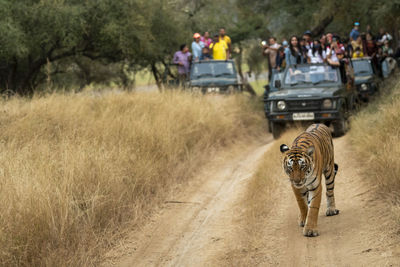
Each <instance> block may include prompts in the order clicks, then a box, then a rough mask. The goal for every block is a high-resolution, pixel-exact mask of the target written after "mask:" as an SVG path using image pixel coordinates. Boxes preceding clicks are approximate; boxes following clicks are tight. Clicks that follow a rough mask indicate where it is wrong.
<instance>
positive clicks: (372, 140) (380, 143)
mask: <svg viewBox="0 0 400 267" xmlns="http://www.w3.org/2000/svg"><path fill="white" fill-rule="evenodd" d="M350 139H351V142H352V144H353V149H354V150H355V152H356V153H355V154H356V155H357V156H358V160H359V168H361V169H363V170H364V176H365V178H366V180H368V181H369V182H371V183H373V184H376V185H379V191H380V193H379V194H380V196H381V197H384V196H388V197H389V199H390V200H391V201H392V202H393V203H394V204H395V205H396V206H397V207H400V164H399V157H400V80H399V79H398V77H395V78H393V79H392V80H390V81H388V82H387V84H386V85H385V87H384V88H383V89H382V92H381V94H380V96H379V98H378V99H376V101H374V102H372V103H370V104H369V105H368V106H367V107H366V108H365V109H363V110H362V111H361V112H360V113H359V114H358V115H357V116H356V117H355V118H354V119H353V120H352V122H351V131H350ZM388 193H389V194H388ZM398 214H399V215H400V212H399V213H398ZM399 218H400V216H399ZM399 222H400V220H399Z"/></svg>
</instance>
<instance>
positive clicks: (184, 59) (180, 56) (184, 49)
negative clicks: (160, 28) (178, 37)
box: [173, 44, 192, 87]
mask: <svg viewBox="0 0 400 267" xmlns="http://www.w3.org/2000/svg"><path fill="white" fill-rule="evenodd" d="M191 56H192V54H190V52H189V47H188V46H187V45H186V44H183V45H181V47H180V50H179V51H177V52H176V53H175V55H174V59H173V62H174V64H177V65H178V76H179V77H178V78H179V85H180V86H182V87H184V85H185V81H186V79H187V78H188V77H189V68H190V59H191Z"/></svg>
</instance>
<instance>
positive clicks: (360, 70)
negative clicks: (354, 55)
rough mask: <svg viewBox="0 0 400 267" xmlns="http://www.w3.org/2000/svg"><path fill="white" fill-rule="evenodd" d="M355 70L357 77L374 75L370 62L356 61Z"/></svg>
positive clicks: (354, 62)
mask: <svg viewBox="0 0 400 267" xmlns="http://www.w3.org/2000/svg"><path fill="white" fill-rule="evenodd" d="M353 68H354V74H355V75H360V74H361V75H362V74H372V73H373V71H372V66H371V61H370V60H354V61H353Z"/></svg>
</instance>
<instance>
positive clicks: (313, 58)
mask: <svg viewBox="0 0 400 267" xmlns="http://www.w3.org/2000/svg"><path fill="white" fill-rule="evenodd" d="M325 59H326V53H325V51H324V50H323V49H322V46H321V42H320V41H319V40H314V43H313V47H312V48H311V49H309V50H308V53H307V61H308V63H323V62H324V61H325Z"/></svg>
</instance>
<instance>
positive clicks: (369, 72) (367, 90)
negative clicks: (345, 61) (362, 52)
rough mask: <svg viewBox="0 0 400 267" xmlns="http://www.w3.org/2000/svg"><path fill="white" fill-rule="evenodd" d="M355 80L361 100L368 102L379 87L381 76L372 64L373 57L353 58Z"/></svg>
mask: <svg viewBox="0 0 400 267" xmlns="http://www.w3.org/2000/svg"><path fill="white" fill-rule="evenodd" d="M352 63H353V69H354V80H355V84H356V87H357V91H358V96H359V98H360V99H361V100H363V101H365V102H368V100H369V99H370V97H371V96H372V95H374V94H375V93H376V92H377V91H378V89H379V82H380V78H379V76H378V74H377V70H376V69H375V68H374V65H373V64H372V61H371V58H369V57H364V58H357V59H352Z"/></svg>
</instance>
